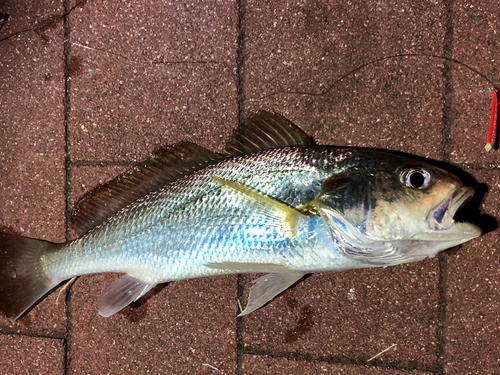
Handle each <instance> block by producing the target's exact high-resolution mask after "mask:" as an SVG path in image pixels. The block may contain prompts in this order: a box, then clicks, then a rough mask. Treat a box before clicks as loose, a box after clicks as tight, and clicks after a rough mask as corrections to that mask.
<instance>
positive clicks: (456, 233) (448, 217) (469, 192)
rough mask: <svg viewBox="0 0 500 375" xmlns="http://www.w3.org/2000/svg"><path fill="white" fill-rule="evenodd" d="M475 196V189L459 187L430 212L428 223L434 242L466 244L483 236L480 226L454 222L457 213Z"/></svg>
mask: <svg viewBox="0 0 500 375" xmlns="http://www.w3.org/2000/svg"><path fill="white" fill-rule="evenodd" d="M473 195H474V188H472V187H469V186H462V187H459V188H457V189H455V190H453V191H452V192H451V193H449V194H448V196H447V197H446V198H445V199H443V200H442V201H441V202H440V203H439V204H438V205H437V206H436V207H435V208H434V209H432V210H431V211H429V214H428V215H427V223H428V225H429V229H430V230H431V232H432V237H433V240H440V239H443V240H445V239H454V240H463V241H464V242H465V241H467V240H469V239H472V238H475V237H479V236H480V235H481V234H482V230H481V228H479V227H478V226H476V225H474V224H471V223H462V222H457V221H455V220H454V217H455V216H456V214H457V212H458V211H460V209H461V208H462V207H463V206H464V205H465V204H466V203H467V202H468V201H469V200H470V199H471V198H472V196H473Z"/></svg>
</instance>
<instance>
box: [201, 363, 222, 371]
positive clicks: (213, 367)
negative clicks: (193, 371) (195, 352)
mask: <svg viewBox="0 0 500 375" xmlns="http://www.w3.org/2000/svg"><path fill="white" fill-rule="evenodd" d="M201 365H202V366H208V367H210V368H211V369H213V370H215V371H219V369H218V368H217V367H215V366H212V365H210V364H208V363H202V364H201Z"/></svg>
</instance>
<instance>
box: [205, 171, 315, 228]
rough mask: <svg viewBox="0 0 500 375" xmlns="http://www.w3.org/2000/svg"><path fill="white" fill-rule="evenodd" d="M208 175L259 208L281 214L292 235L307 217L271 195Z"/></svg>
mask: <svg viewBox="0 0 500 375" xmlns="http://www.w3.org/2000/svg"><path fill="white" fill-rule="evenodd" d="M210 177H212V179H213V180H214V181H216V182H217V183H219V184H220V185H221V186H224V187H226V188H229V189H233V190H235V191H237V192H239V193H240V194H243V195H244V196H246V197H247V198H249V199H251V200H252V201H253V202H254V203H255V204H256V205H257V206H259V208H261V209H262V210H264V211H265V212H275V213H277V214H279V215H280V216H282V219H283V222H284V224H285V226H286V228H287V229H288V230H289V231H290V232H291V235H292V236H295V234H296V229H297V226H298V225H299V224H300V223H302V222H303V221H305V220H307V218H308V217H307V215H304V214H303V213H301V212H299V211H298V210H296V209H295V208H293V207H290V206H287V205H286V204H284V203H281V202H278V201H277V200H275V199H273V198H271V197H268V196H266V195H263V194H260V193H258V192H256V191H254V190H252V189H251V188H249V187H248V186H245V185H243V184H241V183H239V182H237V181H231V180H226V179H224V178H221V177H217V176H215V175H211V176H210Z"/></svg>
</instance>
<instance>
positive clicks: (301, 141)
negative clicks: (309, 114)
mask: <svg viewBox="0 0 500 375" xmlns="http://www.w3.org/2000/svg"><path fill="white" fill-rule="evenodd" d="M311 144H312V138H311V137H310V136H308V135H307V134H306V133H304V132H303V131H302V130H301V129H300V128H298V127H297V126H296V125H294V124H292V123H291V122H290V121H289V120H287V119H286V118H285V117H283V116H281V115H279V114H277V113H269V112H266V111H261V112H259V113H258V114H256V115H253V116H251V117H249V118H248V119H246V120H245V121H244V123H243V124H242V125H241V126H239V127H238V128H237V129H236V131H235V132H234V135H233V139H232V140H231V141H230V142H229V143H228V144H227V145H226V150H225V152H226V154H229V155H240V154H248V153H250V152H256V151H261V150H267V149H271V148H279V147H295V146H309V145H311Z"/></svg>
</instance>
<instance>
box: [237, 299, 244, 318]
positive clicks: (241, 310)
mask: <svg viewBox="0 0 500 375" xmlns="http://www.w3.org/2000/svg"><path fill="white" fill-rule="evenodd" d="M237 301H238V307H239V308H240V314H241V313H242V312H243V307H242V306H241V302H240V299H239V298H238V299H237Z"/></svg>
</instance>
